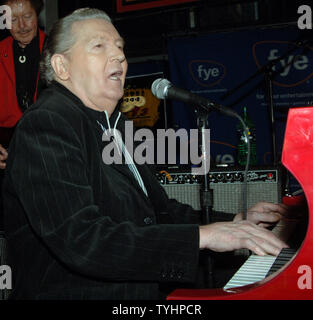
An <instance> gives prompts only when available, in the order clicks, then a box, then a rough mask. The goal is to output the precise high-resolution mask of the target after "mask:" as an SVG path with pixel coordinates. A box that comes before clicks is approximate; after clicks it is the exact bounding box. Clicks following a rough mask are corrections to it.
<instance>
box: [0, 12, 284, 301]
mask: <svg viewBox="0 0 313 320" xmlns="http://www.w3.org/2000/svg"><path fill="white" fill-rule="evenodd" d="M123 47H124V41H123V39H122V38H121V36H120V35H119V33H118V32H117V30H116V29H115V28H114V26H113V25H112V23H111V21H110V18H109V17H108V16H107V15H106V14H105V13H104V12H102V11H100V10H97V9H80V10H77V11H75V12H74V13H72V14H71V15H69V16H67V17H65V18H63V19H61V20H60V21H58V22H57V23H56V25H55V26H54V28H53V29H52V31H51V34H50V36H49V38H48V41H47V45H46V49H45V52H44V55H43V58H44V59H43V62H42V71H43V73H44V75H45V80H46V82H47V84H48V88H47V89H46V90H45V91H44V92H43V93H42V94H41V96H40V97H39V99H38V101H37V103H36V104H35V105H34V106H33V107H32V108H30V109H29V110H28V111H27V112H26V113H25V114H24V116H23V118H22V119H21V121H20V123H19V125H18V127H17V130H16V134H15V135H14V138H13V140H12V143H11V149H10V154H9V158H8V163H7V171H6V173H7V175H6V179H5V183H4V200H5V231H6V235H7V240H8V245H9V257H10V261H9V264H10V266H11V267H12V273H13V279H14V281H13V291H12V294H11V298H12V299H159V298H161V297H162V295H161V292H160V284H162V283H163V284H164V283H171V282H179V283H181V284H190V283H192V282H193V281H194V280H195V277H196V273H197V267H198V260H199V252H200V250H201V249H211V250H215V251H219V252H221V251H231V250H234V249H239V248H248V249H250V250H252V251H254V252H255V253H256V254H260V255H264V254H267V253H269V254H274V255H276V254H278V253H279V251H280V250H281V249H282V248H283V247H284V246H285V244H284V243H283V242H282V241H280V240H279V239H277V238H276V237H275V236H274V235H273V234H272V233H271V232H270V231H268V230H267V229H264V228H263V227H261V226H259V225H257V224H260V223H265V224H267V223H274V222H277V221H278V220H279V219H280V217H281V215H283V214H284V213H285V209H284V207H282V206H280V205H274V204H265V203H263V204H258V205H256V206H254V207H253V208H252V209H250V211H249V212H248V218H249V220H250V221H241V215H240V214H238V215H236V217H235V219H234V220H235V221H231V222H230V221H229V222H215V223H212V224H210V225H202V226H199V223H198V222H199V216H198V213H197V212H195V211H193V210H192V208H191V207H189V206H187V205H183V204H180V203H178V202H177V201H175V200H169V199H168V197H167V195H166V194H165V192H164V190H163V189H162V187H161V186H160V185H159V183H158V182H157V181H156V179H155V178H154V175H153V174H151V173H150V171H149V169H148V167H146V166H145V165H137V164H135V163H133V162H132V161H127V162H123V163H122V164H116V163H113V164H111V165H109V164H106V163H104V161H103V159H102V152H103V149H104V147H105V146H106V145H107V144H108V143H109V141H103V140H102V138H103V135H104V133H108V132H109V129H110V128H111V127H112V128H116V129H118V130H119V131H120V132H121V133H122V136H123V131H124V122H125V119H124V118H123V117H121V114H120V112H119V111H118V109H117V108H116V106H117V104H118V101H119V100H120V98H121V97H122V96H123V86H124V82H125V75H126V71H127V61H126V58H125V55H124V51H123ZM104 140H105V139H104ZM114 141H115V143H116V144H117V145H118V149H119V150H120V151H123V154H124V155H125V152H126V151H125V145H124V143H123V141H121V140H119V139H118V138H116V139H114ZM219 217H220V216H219ZM213 218H214V217H213Z"/></svg>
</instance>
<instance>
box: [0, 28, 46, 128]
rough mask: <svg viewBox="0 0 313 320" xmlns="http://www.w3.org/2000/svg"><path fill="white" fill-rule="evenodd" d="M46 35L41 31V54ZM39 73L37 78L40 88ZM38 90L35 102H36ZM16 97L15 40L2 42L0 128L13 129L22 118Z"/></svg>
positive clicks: (0, 57)
mask: <svg viewBox="0 0 313 320" xmlns="http://www.w3.org/2000/svg"><path fill="white" fill-rule="evenodd" d="M44 40H45V33H44V32H43V31H41V30H39V44H40V53H42V48H43V43H44ZM38 79H39V72H38V77H37V87H38ZM36 97H37V89H36V92H35V97H34V101H36ZM22 114H23V113H22V111H21V109H20V107H19V105H18V102H17V97H16V83H15V71H14V57H13V38H12V37H11V36H10V37H8V38H6V39H4V40H3V41H1V42H0V127H6V128H11V127H14V126H15V125H16V123H17V122H18V121H19V120H20V118H21V116H22Z"/></svg>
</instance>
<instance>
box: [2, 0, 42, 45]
mask: <svg viewBox="0 0 313 320" xmlns="http://www.w3.org/2000/svg"><path fill="white" fill-rule="evenodd" d="M7 5H8V6H10V8H11V10H12V29H11V30H10V32H11V35H12V37H13V38H14V39H15V40H16V41H18V43H19V45H20V46H21V47H22V48H25V47H26V46H27V45H28V44H29V43H30V42H31V41H32V40H33V39H34V38H35V37H36V35H37V27H38V17H37V14H36V11H35V9H34V8H33V7H32V6H31V4H30V2H29V1H28V0H17V1H9V2H8V3H7Z"/></svg>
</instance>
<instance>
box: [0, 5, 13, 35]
mask: <svg viewBox="0 0 313 320" xmlns="http://www.w3.org/2000/svg"><path fill="white" fill-rule="evenodd" d="M11 28H12V14H11V8H10V7H9V6H0V29H1V30H4V29H11Z"/></svg>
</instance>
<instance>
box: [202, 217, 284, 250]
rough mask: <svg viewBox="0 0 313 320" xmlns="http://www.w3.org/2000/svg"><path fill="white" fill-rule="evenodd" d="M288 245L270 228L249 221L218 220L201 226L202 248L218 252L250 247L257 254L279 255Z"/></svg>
mask: <svg viewBox="0 0 313 320" xmlns="http://www.w3.org/2000/svg"><path fill="white" fill-rule="evenodd" d="M286 247H288V246H287V245H286V244H285V243H284V242H283V241H281V240H279V239H278V238H276V236H275V235H274V234H273V233H272V232H271V231H269V230H267V229H264V228H262V227H260V226H258V225H256V224H254V223H252V222H249V221H239V222H217V223H212V224H210V225H205V226H200V249H210V250H213V251H217V252H225V251H233V250H237V249H249V250H251V251H253V252H254V253H255V254H257V255H261V256H263V255H266V254H271V255H275V256H277V255H278V254H279V252H280V251H281V249H282V248H286Z"/></svg>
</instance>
